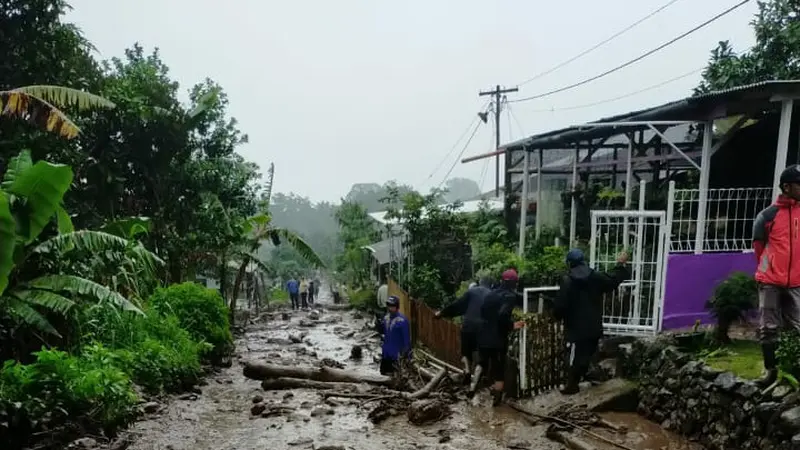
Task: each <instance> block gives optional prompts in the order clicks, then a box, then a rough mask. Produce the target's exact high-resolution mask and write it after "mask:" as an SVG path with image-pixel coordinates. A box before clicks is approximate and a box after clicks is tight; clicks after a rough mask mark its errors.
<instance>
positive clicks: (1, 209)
mask: <svg viewBox="0 0 800 450" xmlns="http://www.w3.org/2000/svg"><path fill="white" fill-rule="evenodd" d="M72 177H73V174H72V169H71V168H70V167H68V166H66V165H62V164H52V163H49V162H45V161H39V162H36V163H35V164H34V163H33V162H32V160H31V155H30V152H28V151H23V152H21V153H20V154H19V155H18V156H17V157H15V158H12V159H11V161H10V162H9V167H8V169H7V170H6V173H5V174H4V176H3V180H2V182H0V309H2V310H4V311H5V312H7V313H8V314H10V315H11V316H12V317H14V318H15V319H17V320H18V321H19V322H20V323H21V324H23V325H28V326H33V327H35V328H37V329H38V330H39V331H43V332H46V333H50V334H54V335H58V332H57V331H56V330H55V328H54V327H53V326H52V324H50V322H49V321H48V320H47V318H46V315H45V314H43V313H42V311H46V312H51V313H57V314H65V313H67V312H68V311H69V310H70V309H71V308H72V307H73V306H74V304H75V299H79V298H86V299H91V300H93V301H95V302H100V303H111V304H114V305H116V306H118V307H120V308H122V309H127V310H131V311H134V312H137V313H141V311H140V310H139V308H138V307H136V305H134V304H133V303H131V302H130V301H129V300H128V299H127V298H125V297H124V296H123V295H121V294H120V293H118V292H116V291H114V290H112V289H109V288H108V287H106V286H104V285H102V284H100V283H97V282H95V281H93V280H91V279H88V278H85V277H82V276H78V275H72V274H64V273H63V272H60V271H53V270H51V271H48V269H53V267H54V264H53V263H52V261H58V260H59V259H60V258H61V257H63V255H64V253H66V252H68V251H83V252H86V253H87V254H90V253H100V252H106V251H108V250H112V249H122V248H125V249H128V246H129V244H130V241H129V240H128V239H124V238H120V237H117V236H114V235H112V234H110V233H103V232H91V231H74V229H73V226H72V221H71V220H70V217H69V214H67V212H66V211H65V210H64V207H63V198H64V194H65V193H66V192H67V190H68V189H69V187H70V184H71V183H72ZM53 221H55V222H56V224H57V229H58V234H57V235H55V236H54V237H51V238H49V239H44V240H43V239H42V234H43V231H44V230H45V228H46V227H47V226H48V225H49V224H50V223H51V222H53ZM133 253H134V254H135V255H137V257H138V258H140V260H141V262H142V263H143V264H152V265H156V264H159V261H160V260H157V258H156V257H155V255H152V254H151V253H150V252H148V251H147V250H144V249H143V248H136V249H134V251H133ZM48 261H49V263H48Z"/></svg>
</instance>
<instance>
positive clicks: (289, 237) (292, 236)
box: [269, 228, 325, 268]
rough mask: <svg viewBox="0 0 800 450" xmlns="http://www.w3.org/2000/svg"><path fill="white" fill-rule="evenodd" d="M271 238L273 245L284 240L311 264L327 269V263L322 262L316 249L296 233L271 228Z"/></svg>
mask: <svg viewBox="0 0 800 450" xmlns="http://www.w3.org/2000/svg"><path fill="white" fill-rule="evenodd" d="M269 237H270V238H271V239H272V242H273V243H274V242H275V241H276V240H277V241H278V243H280V240H281V239H283V240H284V241H286V242H287V243H288V244H289V245H291V246H292V248H294V249H295V250H297V253H299V254H300V256H301V257H303V259H305V260H306V261H308V262H309V263H311V264H312V265H313V266H315V267H317V268H324V267H325V263H323V262H322V258H320V257H319V255H317V253H316V252H315V251H314V249H312V248H311V246H310V245H308V243H307V242H306V241H304V240H303V238H301V237H300V236H299V235H297V234H296V233H294V232H292V231H289V230H287V229H285V228H271V229H270V230H269ZM276 245H277V244H276Z"/></svg>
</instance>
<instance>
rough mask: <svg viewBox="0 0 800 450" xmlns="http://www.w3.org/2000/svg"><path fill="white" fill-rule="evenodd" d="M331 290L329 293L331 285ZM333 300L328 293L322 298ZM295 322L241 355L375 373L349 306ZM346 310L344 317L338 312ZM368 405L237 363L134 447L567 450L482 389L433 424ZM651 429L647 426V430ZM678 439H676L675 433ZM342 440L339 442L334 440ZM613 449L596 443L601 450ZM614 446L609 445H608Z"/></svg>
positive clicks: (642, 426) (146, 425) (650, 441)
mask: <svg viewBox="0 0 800 450" xmlns="http://www.w3.org/2000/svg"><path fill="white" fill-rule="evenodd" d="M323 292H324V291H323ZM327 302H329V299H328V298H327V296H325V295H323V296H322V298H321V299H320V303H321V304H322V306H323V308H324V304H325V303H327ZM291 314H292V318H291V320H290V321H282V320H280V315H279V314H278V315H277V317H276V319H275V320H272V321H269V322H266V323H263V324H258V325H256V326H251V327H250V329H249V330H248V332H247V333H246V334H245V335H244V336H243V337H242V338H241V339H239V341H238V342H237V352H238V356H239V357H240V359H241V360H260V361H264V362H269V363H273V364H283V365H298V366H317V365H318V364H319V363H320V361H321V359H322V358H331V359H334V360H336V361H339V362H342V363H344V364H345V368H346V369H348V370H352V371H356V372H360V373H377V371H378V365H377V364H376V363H374V362H373V356H374V355H375V354H377V352H378V349H379V341H378V340H377V339H370V338H368V336H370V335H371V333H370V332H369V331H368V330H363V324H364V321H363V320H354V319H353V318H352V314H351V313H349V312H339V311H327V312H325V311H323V312H322V313H321V317H320V320H321V321H322V323H319V324H317V325H316V326H313V327H301V326H300V321H301V319H305V320H306V321H307V320H308V315H309V314H308V313H307V312H292V313H291ZM335 316H338V317H339V318H340V319H339V320H332V319H331V318H332V317H335ZM328 321H330V322H328ZM301 333H302V334H304V337H303V339H302V342H299V343H288V342H286V341H289V340H290V335H291V336H294V337H295V341H296V340H297V337H298V336H300V335H301ZM356 343H358V344H359V345H362V346H363V347H364V350H365V353H364V358H363V360H361V361H350V360H348V358H349V356H350V350H351V348H352V346H353V345H354V344H356ZM254 396H261V397H263V398H264V402H265V403H267V404H272V405H280V406H283V407H287V408H291V409H292V411H291V412H289V413H287V414H284V415H279V416H274V417H268V418H261V417H258V418H252V417H251V414H250V408H251V407H252V405H253V402H252V399H253V397H254ZM368 412H369V406H367V407H363V408H362V407H360V403H359V401H357V400H352V401H349V400H346V399H345V400H342V401H336V402H328V403H327V404H326V402H325V401H324V399H323V397H322V396H321V395H320V393H319V392H317V391H313V390H304V389H297V390H290V391H289V390H286V391H269V392H264V391H263V390H262V389H261V387H260V384H259V383H258V382H257V381H254V380H249V379H247V378H245V377H244V376H243V375H242V367H241V365H239V364H234V365H233V367H231V368H228V369H225V370H223V371H221V372H220V373H218V374H216V375H214V376H212V377H211V378H210V379H209V384H208V386H205V387H204V388H203V394H202V395H200V396H199V397H198V398H197V399H196V400H194V401H185V400H174V401H172V402H171V403H169V404H168V405H165V408H164V410H163V412H162V413H161V414H160V415H158V416H154V417H151V418H150V419H148V420H145V421H142V422H139V423H137V424H136V425H135V426H134V427H133V428H132V433H133V434H135V435H136V436H138V437H137V439H136V441H135V442H134V444H133V445H132V446H131V447H130V449H131V450H156V449H158V450H165V449H170V450H249V449H253V450H256V449H258V450H263V449H266V448H275V449H311V448H317V449H318V448H320V447H323V446H325V445H330V446H343V447H342V448H346V449H365V450H366V449H374V448H376V447H380V448H382V449H383V450H400V449H404V450H405V449H460V450H473V449H474V450H494V449H506V448H530V449H539V450H551V449H552V450H556V449H561V448H562V446H561V445H560V444H556V443H554V442H552V441H550V440H549V439H547V438H546V437H545V436H544V432H545V429H546V426H544V425H539V426H536V427H532V426H530V425H529V424H528V423H527V422H525V421H524V420H522V418H521V417H520V416H519V414H518V413H516V412H515V411H513V410H511V409H510V408H508V407H500V408H492V407H491V406H490V400H489V398H488V396H487V395H485V394H479V395H478V396H476V398H475V399H473V401H472V403H469V402H467V401H464V402H461V403H459V404H456V405H453V407H452V415H451V417H449V418H447V419H445V420H443V421H441V422H439V423H436V424H433V425H430V426H426V427H417V426H413V425H411V424H409V423H408V421H407V419H406V417H405V416H404V415H402V416H398V417H393V418H390V419H388V420H387V421H385V422H384V423H381V424H379V425H373V424H372V423H371V422H369V421H368V420H367V413H368ZM609 420H612V421H615V422H621V423H625V424H629V423H630V425H628V428H629V430H630V432H629V433H628V435H629V436H626V443H627V440H628V438H630V439H631V441H637V439H638V441H637V442H634V444H635V445H631V444H629V445H630V446H631V447H632V448H635V449H637V450H640V449H641V450H645V449H653V450H661V449H667V450H694V449H695V448H696V447H688V446H680V445H683V443H681V442H679V441H678V440H677V439H675V438H674V436H671V435H668V434H665V433H664V432H663V431H661V430H660V428H658V427H657V426H656V425H655V424H651V423H649V422H647V421H645V420H644V419H641V418H639V417H638V416H635V415H632V416H631V415H625V414H616V413H612V414H610V415H609ZM648 427H649V428H648ZM671 439H672V440H674V441H675V442H678V443H680V445H678V446H674V445H673V446H670V445H672V442H673V441H670V440H671ZM331 448H332V449H333V448H338V447H331ZM604 448H605V447H602V446H598V450H603V449H604ZM609 448H610V447H609Z"/></svg>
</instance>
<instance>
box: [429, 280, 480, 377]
mask: <svg viewBox="0 0 800 450" xmlns="http://www.w3.org/2000/svg"><path fill="white" fill-rule="evenodd" d="M491 285H492V282H491V280H489V279H488V278H481V280H480V284H479V285H477V286H474V287H471V288H469V289H467V292H465V293H464V295H462V296H461V297H460V298H459V299H458V300H456V301H455V302H453V303H451V304H449V305H447V306H446V307H445V308H444V309H443V310H441V311H439V312H437V313H436V317H445V318H449V317H456V316H464V318H463V319H462V322H461V362H462V363H463V364H464V375H465V376H464V384H466V385H469V384H470V380H471V377H472V362H473V361H474V359H475V358H474V354H475V352H477V351H478V333H480V331H481V324H482V323H483V320H482V319H481V307H482V306H483V302H484V300H485V299H486V297H487V296H488V295H489V294H490V293H491V292H492V290H491V289H490V288H489V286H491ZM478 376H480V374H478Z"/></svg>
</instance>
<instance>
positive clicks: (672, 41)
mask: <svg viewBox="0 0 800 450" xmlns="http://www.w3.org/2000/svg"><path fill="white" fill-rule="evenodd" d="M749 2H750V0H742V1H741V2H739V3H737V4H736V5H733V6H731V7H730V8H728V9H726V10H725V11H723V12H721V13H719V14H717V15H716V16H714V17H712V18H710V19H708V20H706V21H705V22H703V23H701V24H700V25H697V26H696V27H694V28H692V29H691V30H689V31H686V32H684V33H683V34H681V35H679V36H677V37H675V38H672V39H670V40H669V41H667V42H665V43H663V44H661V45H659V46H658V47H656V48H654V49H651V50H648V51H647V52H645V53H643V54H641V55H639V56H637V57H636V58H634V59H631V60H630V61H628V62H625V63H623V64H620V65H619V66H617V67H614V68H613V69H609V70H606V71H605V72H602V73H600V74H597V75H595V76H593V77H590V78H586V79H584V80H581V81H579V82H577V83H572V84H570V85H567V86H564V87H560V88H558V89H553V90H552V91H548V92H544V93H542V94H537V95H532V96H530V97H524V98H519V99H514V100H509V102H510V103H519V102H526V101H529V100H535V99H538V98H543V97H548V96H550V95H553V94H558V93H560V92H564V91H568V90H571V89H574V88H576V87H579V86H583V85H585V84H588V83H591V82H592V81H596V80H599V79H600V78H603V77H606V76H608V75H610V74H612V73H614V72H617V71H618V70H621V69H624V68H626V67H628V66H630V65H632V64H635V63H637V62H639V61H641V60H643V59H645V58H647V57H648V56H650V55H652V54H654V53H656V52H658V51H660V50H663V49H664V48H666V47H669V46H670V45H672V44H674V43H676V42H678V41H679V40H681V39H683V38H685V37H686V36H689V35H690V34H692V33H694V32H696V31H698V30H700V29H702V28H704V27H706V26H708V25H709V24H711V23H713V22H715V21H717V20H719V19H721V18H722V17H724V16H726V15H728V14H730V13H732V12H733V11H735V10H736V9H738V8H740V7H742V6H744V5H745V4H746V3H749Z"/></svg>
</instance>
